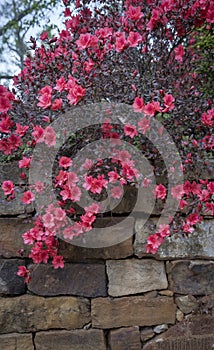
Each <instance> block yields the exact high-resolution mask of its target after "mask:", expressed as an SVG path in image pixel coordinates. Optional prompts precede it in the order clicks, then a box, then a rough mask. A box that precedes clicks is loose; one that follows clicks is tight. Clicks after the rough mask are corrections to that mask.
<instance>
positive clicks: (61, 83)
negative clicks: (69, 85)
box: [54, 76, 66, 92]
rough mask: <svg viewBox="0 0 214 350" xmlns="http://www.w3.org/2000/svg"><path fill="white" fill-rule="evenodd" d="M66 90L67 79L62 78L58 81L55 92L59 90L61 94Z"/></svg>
mask: <svg viewBox="0 0 214 350" xmlns="http://www.w3.org/2000/svg"><path fill="white" fill-rule="evenodd" d="M65 88H66V81H65V78H64V77H63V76H62V77H61V78H59V79H57V80H56V85H55V87H54V89H55V90H58V91H59V92H62V91H63V90H65Z"/></svg>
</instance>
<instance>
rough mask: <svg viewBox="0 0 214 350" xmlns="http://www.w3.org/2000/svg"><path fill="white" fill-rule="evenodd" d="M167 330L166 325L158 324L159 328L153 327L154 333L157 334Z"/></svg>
mask: <svg viewBox="0 0 214 350" xmlns="http://www.w3.org/2000/svg"><path fill="white" fill-rule="evenodd" d="M167 329H168V325H167V324H160V325H159V326H156V327H154V332H155V333H157V334H160V333H163V332H165V331H166V330H167Z"/></svg>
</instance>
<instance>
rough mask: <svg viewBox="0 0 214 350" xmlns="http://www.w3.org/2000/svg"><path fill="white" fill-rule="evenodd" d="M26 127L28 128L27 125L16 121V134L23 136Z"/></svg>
mask: <svg viewBox="0 0 214 350" xmlns="http://www.w3.org/2000/svg"><path fill="white" fill-rule="evenodd" d="M28 129H29V126H27V125H21V124H19V123H16V134H18V135H19V136H21V137H22V136H24V135H25V134H26V131H27V130H28Z"/></svg>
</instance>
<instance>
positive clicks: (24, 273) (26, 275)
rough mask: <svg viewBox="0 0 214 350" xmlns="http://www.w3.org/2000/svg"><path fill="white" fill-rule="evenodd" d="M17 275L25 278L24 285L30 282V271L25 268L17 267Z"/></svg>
mask: <svg viewBox="0 0 214 350" xmlns="http://www.w3.org/2000/svg"><path fill="white" fill-rule="evenodd" d="M17 275H18V276H20V277H24V278H25V283H29V282H30V271H29V270H28V269H27V268H26V267H25V266H19V267H18V272H17Z"/></svg>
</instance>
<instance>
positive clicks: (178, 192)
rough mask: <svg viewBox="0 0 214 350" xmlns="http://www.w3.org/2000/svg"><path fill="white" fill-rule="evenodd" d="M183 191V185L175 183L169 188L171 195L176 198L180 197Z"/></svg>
mask: <svg viewBox="0 0 214 350" xmlns="http://www.w3.org/2000/svg"><path fill="white" fill-rule="evenodd" d="M184 193H185V192H184V189H183V185H177V186H175V187H173V188H172V190H171V194H172V197H173V198H175V199H177V200H179V199H181V198H182V196H183V195H184Z"/></svg>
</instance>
